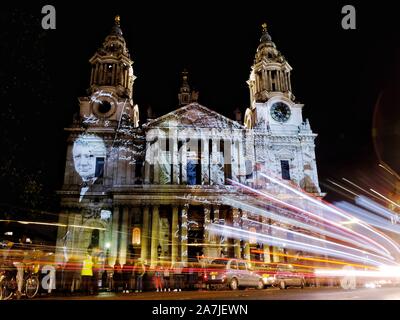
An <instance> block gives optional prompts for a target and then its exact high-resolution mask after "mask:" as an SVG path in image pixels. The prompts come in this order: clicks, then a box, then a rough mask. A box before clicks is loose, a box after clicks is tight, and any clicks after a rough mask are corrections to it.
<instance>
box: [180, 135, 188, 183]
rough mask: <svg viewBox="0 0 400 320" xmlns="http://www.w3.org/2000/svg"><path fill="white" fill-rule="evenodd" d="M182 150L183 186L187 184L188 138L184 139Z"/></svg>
mask: <svg viewBox="0 0 400 320" xmlns="http://www.w3.org/2000/svg"><path fill="white" fill-rule="evenodd" d="M182 142H183V143H182V148H181V163H182V181H181V184H187V142H186V137H183V141H182Z"/></svg>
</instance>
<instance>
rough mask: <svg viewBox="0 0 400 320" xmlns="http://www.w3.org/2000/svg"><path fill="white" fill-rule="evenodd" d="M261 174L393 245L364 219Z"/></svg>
mask: <svg viewBox="0 0 400 320" xmlns="http://www.w3.org/2000/svg"><path fill="white" fill-rule="evenodd" d="M260 174H261V175H262V176H263V177H265V178H267V179H270V180H271V181H273V182H274V183H277V184H279V185H280V186H282V187H284V188H286V189H288V190H290V191H292V192H294V193H295V194H297V195H300V196H302V197H303V198H305V199H307V200H309V201H311V202H312V203H314V204H317V205H319V206H320V207H322V208H324V209H327V210H329V211H330V212H332V213H335V214H337V215H340V216H342V217H346V218H347V219H350V221H351V222H352V223H353V222H354V223H356V224H357V225H359V226H361V227H363V228H365V229H367V230H368V231H370V232H372V233H374V234H375V235H377V236H379V237H380V238H383V239H385V240H386V241H387V242H388V243H390V245H392V246H393V241H391V240H390V239H389V238H388V237H386V236H385V235H383V234H382V233H380V232H378V231H377V230H374V229H373V228H371V227H370V226H368V225H367V224H365V223H363V222H362V221H353V219H352V217H351V215H350V216H349V215H348V214H345V213H344V212H341V211H339V210H337V209H336V208H333V207H332V206H330V205H329V206H328V205H327V204H326V203H324V202H323V201H320V200H316V199H314V198H313V197H310V196H308V195H307V194H304V193H303V192H301V191H299V190H296V189H294V188H292V187H290V186H288V185H285V184H284V183H282V182H280V181H279V180H277V179H274V178H272V177H269V176H267V175H265V174H263V173H260ZM359 235H360V236H361V234H359ZM374 242H375V241H374ZM375 244H377V243H376V242H375ZM379 246H380V247H381V248H382V249H383V247H382V246H381V245H379ZM394 247H395V249H396V250H398V247H397V246H394ZM387 252H388V251H387ZM388 253H389V252H388Z"/></svg>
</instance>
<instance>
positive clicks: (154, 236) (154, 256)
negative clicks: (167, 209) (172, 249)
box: [150, 206, 160, 267]
mask: <svg viewBox="0 0 400 320" xmlns="http://www.w3.org/2000/svg"><path fill="white" fill-rule="evenodd" d="M159 227H160V215H159V213H158V206H153V215H152V222H151V263H150V266H151V267H154V266H155V265H156V264H157V261H158V252H157V248H158V244H159V240H160V239H159V236H160V232H159Z"/></svg>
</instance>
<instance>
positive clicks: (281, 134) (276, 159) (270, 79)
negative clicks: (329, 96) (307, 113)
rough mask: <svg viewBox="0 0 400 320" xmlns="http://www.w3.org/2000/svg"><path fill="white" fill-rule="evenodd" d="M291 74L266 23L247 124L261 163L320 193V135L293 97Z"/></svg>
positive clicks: (253, 73) (252, 76)
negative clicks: (317, 145)
mask: <svg viewBox="0 0 400 320" xmlns="http://www.w3.org/2000/svg"><path fill="white" fill-rule="evenodd" d="M291 71H292V67H291V66H290V65H289V63H288V62H287V61H286V59H285V57H284V56H283V55H282V54H281V52H280V51H278V49H277V48H276V45H275V43H274V42H273V41H272V38H271V36H270V35H269V33H268V29H267V24H265V23H264V24H263V25H262V35H261V38H260V44H259V45H258V48H257V51H256V55H255V59H254V64H253V66H252V67H251V72H250V77H249V80H248V81H247V84H248V85H249V89H250V107H249V108H247V110H246V113H245V119H244V124H245V126H246V127H247V128H248V129H253V132H254V135H255V155H256V162H257V163H259V164H261V165H263V167H264V168H267V169H268V170H269V171H270V172H272V173H273V174H274V175H276V176H280V177H281V178H283V179H286V180H291V181H293V182H295V183H296V184H297V185H299V186H300V187H302V188H303V189H305V190H306V191H308V192H311V193H314V194H320V193H321V190H320V188H319V183H318V175H317V167H316V160H315V151H314V139H315V138H316V136H317V135H316V134H314V133H313V132H312V131H311V128H310V124H309V121H308V119H307V120H306V121H303V116H302V108H303V106H304V105H303V104H301V103H298V102H297V101H296V98H295V96H294V95H293V92H292V85H291Z"/></svg>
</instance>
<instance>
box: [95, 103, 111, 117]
mask: <svg viewBox="0 0 400 320" xmlns="http://www.w3.org/2000/svg"><path fill="white" fill-rule="evenodd" d="M110 110H111V103H110V102H108V101H107V100H103V101H101V102H100V103H99V106H98V111H99V112H100V113H102V114H105V113H108V112H110Z"/></svg>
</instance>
